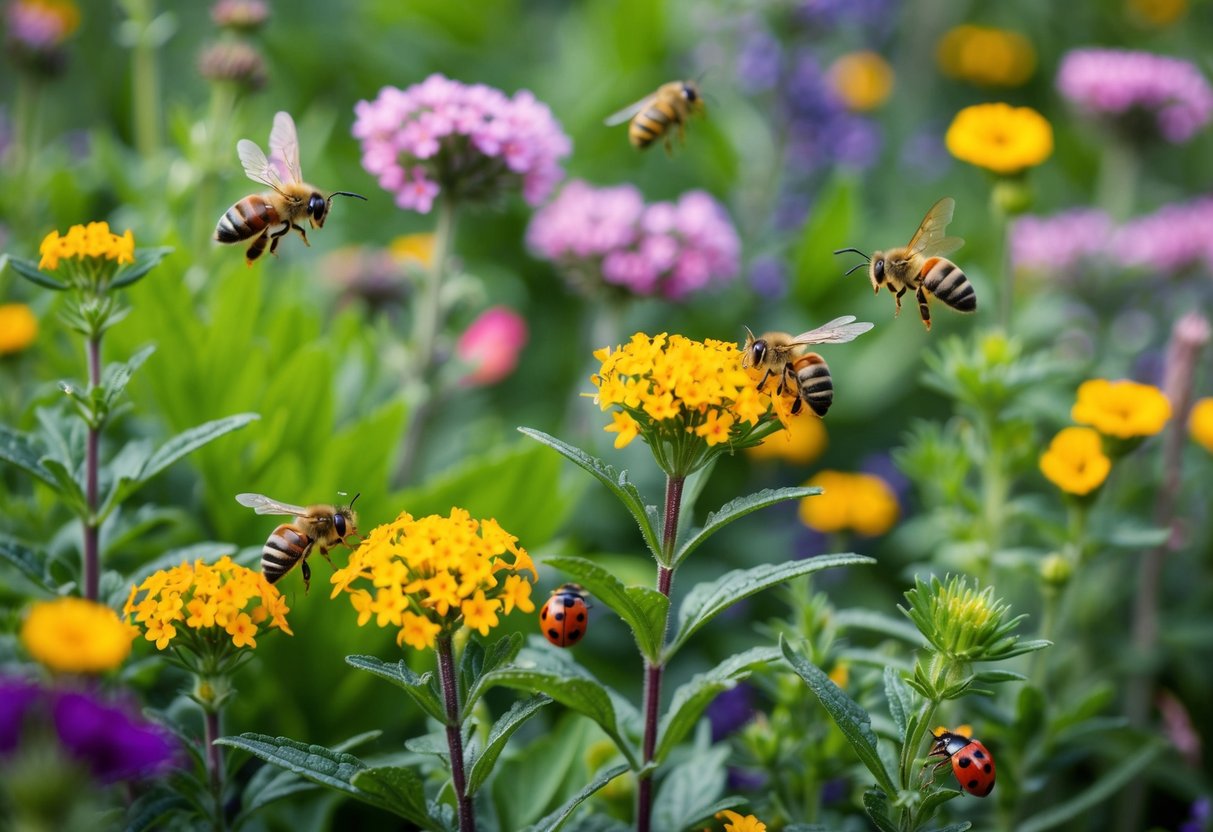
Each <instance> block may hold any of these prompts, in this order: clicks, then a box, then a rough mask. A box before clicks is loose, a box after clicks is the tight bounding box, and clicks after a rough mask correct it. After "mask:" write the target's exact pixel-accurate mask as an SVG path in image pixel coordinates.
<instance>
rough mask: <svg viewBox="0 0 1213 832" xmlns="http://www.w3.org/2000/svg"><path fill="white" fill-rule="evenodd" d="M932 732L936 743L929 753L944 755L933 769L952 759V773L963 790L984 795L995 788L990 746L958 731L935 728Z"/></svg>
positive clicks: (934, 755) (935, 755)
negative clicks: (987, 746)
mask: <svg viewBox="0 0 1213 832" xmlns="http://www.w3.org/2000/svg"><path fill="white" fill-rule="evenodd" d="M933 735H934V737H935V745H933V746H932V747H931V754H930V756H932V757H946V758H947V759H945V760H943V761H942V762H940V763H939V764H937V765H936V766H935V768H936V770H938V769H941V768H943V767H944V766H946V765H947V764H948V763H949V762H951V763H952V773H953V774H955V775H956V779H957V781H958V782H959V783H960V787H961V788H962V789H964V790H965V791H966V792H968V793H969V794H971V795H975V796H976V797H985V796H986V795H988V794H989V793H990V792H992V791H994V758H993V757H992V756H991V755H990V749H988V748H986V747H985V745H983V744H982V743H981V741H980V740H975V739H973V738H971V737H968V736H966V735H965V734H962V733H960V732H959V731H948V730H946V729H944V728H938V729H936V730H935V731H934V732H933Z"/></svg>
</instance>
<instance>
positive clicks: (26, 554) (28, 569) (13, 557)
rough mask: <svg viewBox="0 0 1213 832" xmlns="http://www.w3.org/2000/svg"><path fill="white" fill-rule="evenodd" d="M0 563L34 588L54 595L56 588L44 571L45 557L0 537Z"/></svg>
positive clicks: (13, 541) (7, 538)
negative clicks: (11, 568)
mask: <svg viewBox="0 0 1213 832" xmlns="http://www.w3.org/2000/svg"><path fill="white" fill-rule="evenodd" d="M0 561H4V562H5V563H7V564H8V565H9V566H11V567H13V569H15V570H17V571H18V572H20V573H21V575H22V576H23V577H24V578H25V579H26V580H27V581H29V582H30V583H31V584H33V585H34V586H36V587H38V588H39V589H41V590H43V591H45V592H47V593H48V594H51V595H54V594H55V592H56V591H57V587H56V586H55V585H54V583H52V582H51V580H50V577H49V576H48V575H47V571H46V558H45V555H43V556H39V554H38V553H37V552H35V551H34V550H33V549H30V548H29V547H28V546H24V545H22V544H20V543H18V542H17V541H16V540H13V539H12V538H10V537H0Z"/></svg>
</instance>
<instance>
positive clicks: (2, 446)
mask: <svg viewBox="0 0 1213 832" xmlns="http://www.w3.org/2000/svg"><path fill="white" fill-rule="evenodd" d="M34 442H35V439H34V438H33V437H32V436H30V435H28V434H25V433H21V432H19V431H15V430H13V429H12V428H10V427H9V426H8V425H4V424H0V459H3V460H5V461H7V462H11V463H12V464H13V465H16V466H17V467H18V468H20V469H21V470H23V471H25V472H26V473H27V474H29V475H31V476H33V477H37V478H38V479H40V480H42V481H43V482H44V483H46V484H47V485H49V486H50V487H51V488H54V489H56V490H58V488H59V483H58V481H57V480H56V479H55V476H54V474H52V473H51V472H50V471H48V470H47V469H46V468H45V466H43V464H42V463H41V462H40V461H39V460H40V459H41V457H42V456H43V453H42V451H40V450H39V449H38V447H37V445H35V444H34Z"/></svg>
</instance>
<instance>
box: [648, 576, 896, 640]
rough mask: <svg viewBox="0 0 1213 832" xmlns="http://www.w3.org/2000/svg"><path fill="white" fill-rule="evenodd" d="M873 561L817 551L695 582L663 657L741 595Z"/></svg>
mask: <svg viewBox="0 0 1213 832" xmlns="http://www.w3.org/2000/svg"><path fill="white" fill-rule="evenodd" d="M875 562H876V561H874V560H873V559H872V558H869V557H865V556H863V555H856V554H842V555H820V556H818V557H814V558H808V559H807V560H793V561H784V562H783V563H764V564H763V565H761V566H755V567H752V568H750V569H734V570H733V571H731V572H726V573H725V574H724V575H721V576H720V577H719V578H717V579H716V580H714V581H709V582H707V583H702V584H697V585H696V586H694V587H693V588H692V589H691V591H690V592H688V593H687V596H686V598H685V599H684V600H683V602H682V606H681V607H679V608H678V634H677V635H675V636H674V640H673V641H672V642H670V645H669V646H668V647H667V648H666V651H665V658H666V661H669V659H670V657H671V656H673V655H674V654H675V653H676V652H677V651H678V649H679V648H680V647H682V645H683V644H684V643H685V642H686V640H687V639H688V638H690V637H691V636H692V635H694V634H695V632H696V631H697V630H698V629H699V628H700V627H702V626H703V625H704V624H707V623H708V622H709V621H711V620H712V619H713V618H715V617H716V616H717V615H720V613H722V612H724V611H725V610H727V609H728V608H729V607H731V606H732V605H733V604H736V603H737V602H738V601H740V600H741V599H743V598H748V597H750V596H751V595H753V594H755V593H756V592H761V591H762V590H764V589H767V588H769V587H772V586H775V585H776V584H780V583H783V582H784V581H789V580H791V579H792V578H798V577H800V576H801V575H810V574H812V573H814V572H819V571H821V570H822V569H832V568H834V567H836V566H856V565H858V564H866V563H875Z"/></svg>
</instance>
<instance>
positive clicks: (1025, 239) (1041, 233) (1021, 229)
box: [1011, 208, 1112, 276]
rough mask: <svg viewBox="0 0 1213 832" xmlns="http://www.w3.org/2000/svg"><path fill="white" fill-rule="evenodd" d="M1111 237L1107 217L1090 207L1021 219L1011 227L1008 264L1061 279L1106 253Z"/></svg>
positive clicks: (1110, 224)
mask: <svg viewBox="0 0 1213 832" xmlns="http://www.w3.org/2000/svg"><path fill="white" fill-rule="evenodd" d="M1111 238H1112V220H1111V218H1110V217H1109V216H1108V215H1107V214H1105V213H1104V212H1103V211H1099V210H1096V209H1093V208H1078V209H1075V210H1072V211H1064V212H1062V213H1060V214H1054V215H1053V216H1051V217H1035V216H1024V217H1020V218H1019V219H1017V220H1016V221H1015V225H1014V226H1012V228H1011V263H1012V264H1013V266H1014V268H1015V269H1016V270H1019V269H1023V270H1026V271H1031V272H1044V273H1048V274H1058V275H1063V276H1065V275H1067V274H1068V273H1070V272H1073V271H1074V270H1075V269H1077V268H1078V267H1080V266H1081V265H1083V264H1084V263H1085V262H1089V261H1091V260H1094V259H1097V258H1099V257H1100V256H1101V255H1104V254H1106V252H1107V247H1108V243H1109V241H1110V240H1111Z"/></svg>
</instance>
